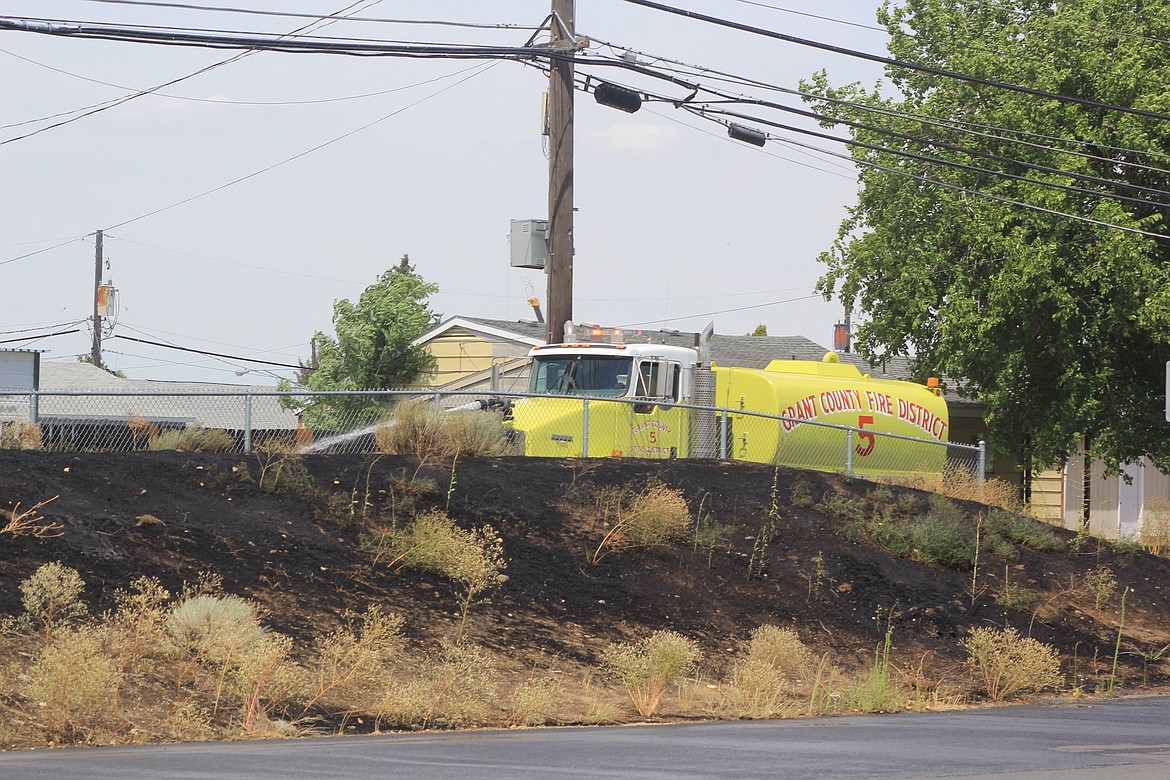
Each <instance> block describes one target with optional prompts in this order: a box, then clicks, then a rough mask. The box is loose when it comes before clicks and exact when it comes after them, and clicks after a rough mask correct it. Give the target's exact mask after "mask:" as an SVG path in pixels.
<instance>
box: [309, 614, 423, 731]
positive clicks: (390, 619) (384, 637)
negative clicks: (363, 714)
mask: <svg viewBox="0 0 1170 780" xmlns="http://www.w3.org/2000/svg"><path fill="white" fill-rule="evenodd" d="M405 622H406V621H405V620H404V619H403V617H402V616H401V615H399V614H398V613H396V612H386V611H384V610H383V609H382V608H381V607H378V606H373V607H370V608H369V610H368V611H367V612H366V613H365V615H362V616H360V617H358V616H356V615H353V614H347V615H346V616H345V624H344V625H343V626H342V627H341V628H338V629H336V630H334V631H332V632H330V633H329V634H327V635H325V636H324V637H322V638H321V639H320V640H318V642H317V653H316V656H317V658H316V663H315V664H314V666H313V667H312V669H311V671H310V675H309V693H308V699H307V701H306V702H305V704H304V712H305V713H307V712H308V711H309V710H310V709H312V708H314V707H323V708H324V709H326V710H329V711H331V712H337V711H342V710H346V709H349V708H350V707H352V706H353V705H354V703H355V702H358V701H361V700H362V699H364V698H367V697H368V696H369V693H370V691H371V690H374V691H380V690H384V689H385V688H386V686H387V685H389V683H390V679H391V678H390V674H391V672H392V669H393V664H394V662H395V661H397V660H398V658H399V656H400V655H401V654H402V650H403V648H404V647H405V645H406V640H405V639H404V638H403V635H402V630H403V626H404V625H405ZM302 714H304V713H302Z"/></svg>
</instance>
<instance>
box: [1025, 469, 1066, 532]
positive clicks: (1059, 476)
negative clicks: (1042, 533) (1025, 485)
mask: <svg viewBox="0 0 1170 780" xmlns="http://www.w3.org/2000/svg"><path fill="white" fill-rule="evenodd" d="M1032 515H1033V516H1034V517H1035V518H1036V519H1037V520H1043V521H1044V522H1046V523H1055V524H1057V525H1062V524H1063V521H1064V473H1063V472H1061V471H1058V470H1048V471H1043V472H1040V473H1039V474H1034V475H1033V476H1032Z"/></svg>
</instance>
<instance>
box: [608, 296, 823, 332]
mask: <svg viewBox="0 0 1170 780" xmlns="http://www.w3.org/2000/svg"><path fill="white" fill-rule="evenodd" d="M821 297H823V296H821V295H820V294H819V293H814V294H813V295H802V296H800V297H799V298H788V299H787V300H783V301H769V302H768V303H757V304H753V305H751V306H739V307H737V308H734V309H721V310H719V311H709V312H704V313H702V314H684V315H680V316H677V317H666V318H664V319H661V320H643V321H642V322H631V323H628V324H626V325H619V326H618V327H620V328H623V329H624V328H636V327H639V326H641V325H658V324H661V323H663V322H677V321H678V320H693V319H695V318H696V317H714V316H716V315H718V314H731V313H732V312H737V311H749V310H751V309H762V308H764V307H766V306H779V305H781V304H784V303H796V302H797V301H807V300H811V299H813V298H821Z"/></svg>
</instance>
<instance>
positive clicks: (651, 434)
mask: <svg viewBox="0 0 1170 780" xmlns="http://www.w3.org/2000/svg"><path fill="white" fill-rule="evenodd" d="M408 402H409V403H408ZM406 410H410V415H413V416H409V415H407V413H406ZM423 411H426V412H428V413H429V415H430V416H429V417H427V419H426V420H423V421H421V422H420V418H419V415H420V413H422V412H423ZM423 416H426V414H424V415H423ZM424 423H425V424H424ZM406 425H409V426H412V427H411V428H410V433H411V435H417V436H421V435H423V433H422V432H419V431H416V430H415V428H416V427H418V426H420V425H422V426H423V427H426V426H430V429H432V430H431V431H430V434H429V435H431V436H433V437H436V440H437V441H438V443H439V445H440V446H442V445H443V443H444V441H446V442H447V446H459V442H460V441H462V439H461V438H460V437H463V436H466V435H468V429H472V428H474V429H475V435H476V436H479V437H480V438H481V439H483V437H485V436H486V437H487V438H488V439H490V437H491V435H492V430H493V429H494V430H495V435H496V436H497V438H498V442H497V443H496V444H495V445H493V450H492V451H495V452H499V453H504V454H517V455H529V456H535V457H566V458H582V457H611V456H613V457H635V458H714V459H725V460H744V461H751V462H756V463H769V464H776V465H785V466H795V467H799V468H809V469H817V470H821V471H832V472H840V473H847V474H856V475H859V476H893V477H897V476H899V475H905V476H911V475H916V474H922V473H940V472H942V471H943V470H944V469H959V468H961V469H964V470H967V471H969V472H970V473H971V474H974V475H978V476H979V477H980V478H981V477H982V475H983V473H984V467H985V458H986V454H985V448H984V447H983V445H978V446H972V445H962V444H954V443H949V442H945V441H940V440H939V438H921V439H919V438H913V437H909V436H901V435H896V434H892V433H888V432H884V431H881V430H876V429H875V428H874V427H873V426H874V424H873V418H861V419H860V420H859V425H858V426H857V427H849V426H843V425H832V424H828V423H824V422H820V421H810V420H800V419H794V418H790V417H783V416H778V415H769V414H761V413H757V412H750V411H746V410H738V409H722V408H718V407H710V406H691V405H682V404H671V403H657V402H648V401H636V400H630V399H626V398H612V399H611V398H596V397H589V398H586V397H582V396H549V395H529V394H523V393H485V392H465V391H451V392H436V391H430V392H420V391H378V392H372V391H371V392H279V391H266V392H249V393H239V392H231V393H228V392H224V393H189V392H186V393H184V392H173V393H127V392H84V391H68V392H67V391H41V392H29V391H0V446H6V447H27V448H37V449H47V450H64V451H99V452H100V451H118V452H125V451H133V450H150V449H207V450H218V451H225V452H240V453H244V452H251V451H253V450H256V449H265V448H270V447H281V448H287V449H289V450H291V451H298V452H305V453H309V452H328V453H368V452H379V451H385V450H387V449H390V448H393V447H397V448H399V449H401V447H402V446H403V444H402V442H403V441H404V440H407V439H409V437H408V436H406V435H405V433H404V429H400V430H399V431H398V432H396V433H391V431H392V429H394V428H395V427H396V426H406ZM395 440H397V444H395ZM485 440H486V439H485ZM415 444H416V445H417V446H423V443H422V442H421V441H419V442H416V443H415ZM415 454H417V453H415Z"/></svg>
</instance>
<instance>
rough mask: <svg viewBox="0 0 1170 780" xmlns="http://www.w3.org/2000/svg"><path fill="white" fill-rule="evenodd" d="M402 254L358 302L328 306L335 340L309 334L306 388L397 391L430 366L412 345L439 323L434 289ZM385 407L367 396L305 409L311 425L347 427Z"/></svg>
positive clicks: (427, 358) (430, 360)
mask: <svg viewBox="0 0 1170 780" xmlns="http://www.w3.org/2000/svg"><path fill="white" fill-rule="evenodd" d="M438 290H439V288H438V286H437V285H435V284H432V283H430V282H427V281H426V280H425V279H423V278H422V276H420V275H419V274H418V273H417V272H416V271H415V270H414V266H413V265H411V263H410V258H409V256H407V255H403V256H402V259H401V260H400V261H399V263H398V265H397V266H395V267H393V268H391V269H390V270H388V271H386V272H385V273H383V274H382V275H381V276H379V277H378V281H377V282H375V283H374V284H372V285H370V286H369V287H367V288H366V289H365V291H364V292H362V294H361V297H360V298H358V301H357V303H352V302H351V301H349V300H348V299H344V298H343V299H342V300H340V301H337V302H335V303H334V304H333V329H334V331H335V332H336V334H337V336H336V338H333V337H331V336H328V335H326V334H324V333H321V332H320V331H318V332H317V333H315V334H314V335H313V344H314V346H315V348H316V352H317V363H316V366H315V367H314V366H306V368H305V370H304V371H302V374H301V378H302V384H303V385H304V386H305V387H307V388H309V389H310V390H396V389H401V388H405V387H407V386H409V385H410V384H411V383H412V382H414V381H415V380H416V379H418V377H419V375H420V374H422V373H424V372H426V371H427V370H429V369H431V368H433V367H434V365H435V359H434V357H433V356H432V355H431V354H430V353H429V352H427V351H426V350H425V349H423V348H422V347H420V346H418V345H415V344H412V343H411V342H413V341H414V340H415V339H416V338H418V337H419V336H421V335H422V334H423V333H425V332H426V331H427V330H429V329H430V328H432V327H434V325H435V324H436V323H438V321H439V315H438V314H435V313H434V312H432V311H431V309H430V307H429V306H428V304H427V298H429V297H430V296H431V295H434V294H435V293H436V292H438ZM383 409H384V405H383V404H380V403H376V402H374V401H372V400H368V399H366V400H353V399H338V400H334V399H330V400H329V401H328V402H326V403H317V404H314V405H313V407H311V408H309V409H306V410H305V418H306V422H307V423H308V424H309V425H310V427H317V428H321V427H334V428H336V427H347V426H345V423H346V422H349V423H358V422H368V421H370V420H372V419H377V418H378V417H379V416H380V415H381V414H382V412H383Z"/></svg>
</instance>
